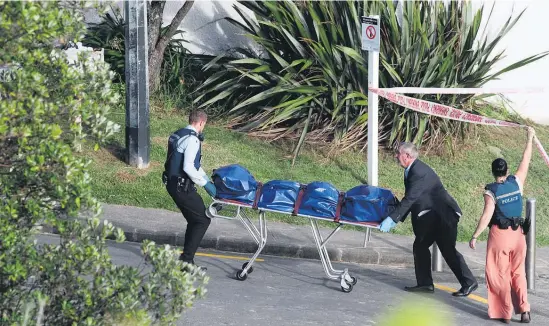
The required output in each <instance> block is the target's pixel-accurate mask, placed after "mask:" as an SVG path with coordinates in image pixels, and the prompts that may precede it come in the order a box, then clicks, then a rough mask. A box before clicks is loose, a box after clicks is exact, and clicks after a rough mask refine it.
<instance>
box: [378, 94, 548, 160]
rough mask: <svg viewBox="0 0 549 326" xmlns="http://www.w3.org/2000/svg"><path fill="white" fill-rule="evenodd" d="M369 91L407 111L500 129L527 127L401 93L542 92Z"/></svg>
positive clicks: (545, 158)
mask: <svg viewBox="0 0 549 326" xmlns="http://www.w3.org/2000/svg"><path fill="white" fill-rule="evenodd" d="M368 90H369V91H371V92H373V93H375V94H377V95H379V96H381V97H383V98H385V99H387V100H389V101H391V102H393V103H395V104H398V105H401V106H403V107H405V108H407V109H410V110H413V111H416V112H419V113H424V114H428V115H432V116H437V117H440V118H445V119H450V120H457V121H463V122H470V123H475V124H482V125H488V126H502V127H520V128H526V127H528V126H524V125H520V124H516V123H512V122H508V121H502V120H497V119H492V118H488V117H484V116H481V115H478V114H473V113H468V112H465V111H462V110H460V109H456V108H453V107H451V106H447V105H443V104H440V103H434V102H430V101H425V100H420V99H416V98H413V97H409V96H405V95H402V94H403V93H413V94H456V95H457V94H495V93H539V92H543V89H541V88H531V89H524V90H517V89H482V88H416V87H399V88H373V87H369V88H368ZM534 143H535V144H536V147H537V149H538V151H539V153H540V154H541V156H542V158H543V160H544V161H545V164H547V166H548V167H549V156H548V155H547V152H546V151H545V149H544V148H543V146H542V145H541V142H540V141H539V139H538V138H537V137H536V136H534Z"/></svg>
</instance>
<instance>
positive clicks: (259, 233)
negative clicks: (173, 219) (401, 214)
mask: <svg viewBox="0 0 549 326" xmlns="http://www.w3.org/2000/svg"><path fill="white" fill-rule="evenodd" d="M212 200H213V201H212V203H211V204H210V205H209V207H208V208H207V209H206V215H207V216H208V217H210V218H224V219H229V220H239V221H240V222H241V223H242V224H243V225H244V227H245V228H246V229H247V230H248V232H249V233H250V235H251V236H252V238H253V239H254V240H255V242H256V243H257V244H258V248H257V251H256V252H255V253H254V255H253V256H252V258H250V260H249V261H248V262H246V263H244V265H242V269H241V270H239V271H237V272H236V278H237V279H238V280H241V281H244V280H246V279H247V277H248V274H251V273H252V272H253V266H252V265H253V263H254V262H255V260H256V258H257V257H258V256H259V254H260V253H261V251H262V250H263V248H264V247H265V244H266V243H267V221H266V218H265V213H266V212H273V213H279V214H287V215H292V216H298V217H305V218H308V219H309V221H310V223H311V230H312V232H313V238H314V241H315V245H316V247H317V249H318V254H319V256H320V260H321V262H322V267H323V268H324V272H325V273H326V276H328V278H330V279H332V280H339V282H340V285H341V290H342V291H343V292H345V293H349V292H351V291H352V290H353V286H354V285H355V284H356V283H357V278H356V277H354V276H351V275H350V274H349V270H348V269H347V268H344V269H343V270H339V269H335V268H334V267H333V265H332V262H331V259H330V256H329V254H328V250H327V249H326V245H327V244H328V242H329V241H330V239H331V238H332V237H333V236H334V235H335V234H336V233H337V232H338V231H339V230H340V229H341V228H342V227H343V226H344V225H355V226H360V227H366V228H370V229H379V226H380V223H378V222H350V221H342V220H341V219H338V220H337V221H335V219H333V218H328V217H318V216H311V215H303V214H294V213H289V212H284V211H278V210H273V209H267V208H256V207H254V206H253V205H249V204H244V203H241V202H238V201H234V200H228V199H217V198H212ZM217 205H221V206H224V205H228V206H234V207H236V213H235V216H227V215H222V214H219V212H218V210H217V208H216V206H217ZM243 208H248V209H253V210H256V211H258V213H259V230H258V229H257V228H256V227H255V225H254V224H253V223H252V221H251V220H250V218H249V217H248V216H247V215H246V213H245V212H244V210H243ZM317 220H324V221H330V222H333V223H337V226H336V227H335V228H334V230H333V231H332V232H330V234H329V235H328V236H327V237H326V238H325V239H324V238H323V237H322V234H321V232H320V228H319V227H318V222H317Z"/></svg>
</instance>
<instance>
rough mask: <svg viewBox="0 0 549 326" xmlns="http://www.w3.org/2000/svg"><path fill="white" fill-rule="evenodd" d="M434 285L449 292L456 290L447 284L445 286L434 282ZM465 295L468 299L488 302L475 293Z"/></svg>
mask: <svg viewBox="0 0 549 326" xmlns="http://www.w3.org/2000/svg"><path fill="white" fill-rule="evenodd" d="M435 287H436V288H437V289H439V290H442V291H446V292H450V293H452V292H456V291H457V290H456V289H452V288H451V287H448V286H445V285H440V284H435ZM467 297H468V298H469V299H472V300H475V301H477V302H480V303H485V304H488V300H486V299H484V298H483V297H481V296H478V295H476V294H469V296H467Z"/></svg>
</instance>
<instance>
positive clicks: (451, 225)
mask: <svg viewBox="0 0 549 326" xmlns="http://www.w3.org/2000/svg"><path fill="white" fill-rule="evenodd" d="M447 214H456V213H455V212H448V213H447ZM457 224H458V219H457V218H456V217H455V216H453V215H449V216H440V215H439V213H437V212H435V211H430V212H428V213H426V214H424V215H422V216H420V217H416V216H413V217H412V227H413V229H414V234H415V236H416V239H415V241H414V265H415V270H416V279H417V285H432V284H433V276H432V274H431V252H430V251H429V247H431V245H432V244H433V243H434V242H436V244H437V245H438V248H439V249H440V253H441V254H442V257H444V260H445V261H446V263H447V264H448V266H449V267H450V269H451V270H452V272H453V273H454V275H455V276H456V278H457V279H458V281H459V283H460V284H461V286H463V287H467V286H470V285H472V284H474V283H475V282H476V279H475V277H474V276H473V273H471V270H470V269H469V267H468V266H467V264H466V263H465V260H464V259H463V256H462V255H461V254H460V253H459V252H458V251H457V250H456V238H457V230H458V227H457Z"/></svg>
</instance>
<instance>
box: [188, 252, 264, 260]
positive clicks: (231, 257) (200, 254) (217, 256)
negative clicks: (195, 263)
mask: <svg viewBox="0 0 549 326" xmlns="http://www.w3.org/2000/svg"><path fill="white" fill-rule="evenodd" d="M195 255H196V256H202V257H212V258H226V259H236V260H250V258H247V257H240V256H226V255H216V254H207V253H200V252H197V253H196V254H195ZM255 261H265V260H264V259H262V258H256V259H255Z"/></svg>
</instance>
